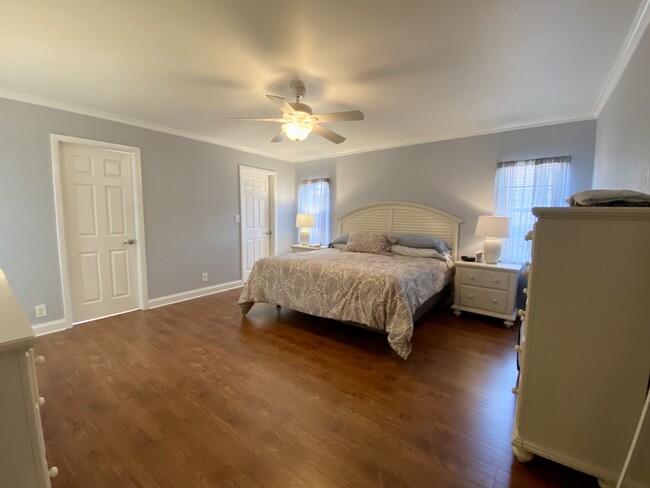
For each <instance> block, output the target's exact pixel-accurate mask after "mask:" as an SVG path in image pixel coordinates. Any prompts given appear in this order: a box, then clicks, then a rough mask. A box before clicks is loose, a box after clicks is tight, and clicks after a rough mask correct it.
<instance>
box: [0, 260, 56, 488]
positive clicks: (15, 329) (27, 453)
mask: <svg viewBox="0 0 650 488" xmlns="http://www.w3.org/2000/svg"><path fill="white" fill-rule="evenodd" d="M34 342H35V339H34V333H33V332H32V327H31V325H30V324H29V322H28V321H27V317H25V314H24V313H23V311H22V309H21V308H20V306H19V305H18V302H17V301H16V298H15V297H14V294H13V292H12V291H11V289H10V288H9V285H8V283H7V280H6V278H5V275H4V273H3V272H2V270H0V488H18V487H20V488H49V487H50V478H51V477H54V476H56V474H57V473H58V470H57V468H56V467H52V468H48V466H47V461H46V460H45V443H44V440H43V430H42V427H41V415H40V408H41V407H42V406H43V404H44V403H45V400H44V399H43V398H42V397H40V396H39V393H38V385H37V383H36V371H35V368H36V367H37V365H38V364H40V363H43V362H44V359H43V358H42V357H40V356H39V357H35V356H34V353H33V349H32V347H33V345H34Z"/></svg>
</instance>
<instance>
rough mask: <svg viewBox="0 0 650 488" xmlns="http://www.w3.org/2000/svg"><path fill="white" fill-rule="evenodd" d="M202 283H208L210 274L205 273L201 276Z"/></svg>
mask: <svg viewBox="0 0 650 488" xmlns="http://www.w3.org/2000/svg"><path fill="white" fill-rule="evenodd" d="M201 281H202V282H203V283H205V282H206V281H208V273H203V274H202V275H201Z"/></svg>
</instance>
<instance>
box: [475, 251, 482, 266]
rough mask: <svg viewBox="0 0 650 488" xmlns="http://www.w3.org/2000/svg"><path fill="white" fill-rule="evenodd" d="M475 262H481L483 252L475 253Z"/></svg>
mask: <svg viewBox="0 0 650 488" xmlns="http://www.w3.org/2000/svg"><path fill="white" fill-rule="evenodd" d="M476 262H477V263H482V262H483V251H479V252H477V253H476Z"/></svg>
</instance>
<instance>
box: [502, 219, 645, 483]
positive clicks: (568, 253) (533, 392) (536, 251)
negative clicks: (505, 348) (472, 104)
mask: <svg viewBox="0 0 650 488" xmlns="http://www.w3.org/2000/svg"><path fill="white" fill-rule="evenodd" d="M533 213H534V214H535V215H536V216H537V218H538V220H537V223H536V224H535V228H534V231H533V232H532V233H530V234H529V236H528V238H532V240H533V250H532V262H531V264H530V267H529V270H528V276H529V282H528V286H527V289H526V294H527V297H528V299H527V303H526V310H525V311H521V313H520V315H521V317H522V326H521V327H522V333H521V344H520V346H517V347H516V350H517V352H518V353H519V354H520V356H519V360H520V366H521V370H520V379H519V385H518V387H517V388H516V389H515V390H514V391H515V393H517V394H518V398H517V407H516V413H515V425H514V430H513V440H512V446H513V452H514V454H515V455H516V456H517V458H518V459H519V460H520V461H527V460H529V459H531V458H532V455H533V454H538V455H540V456H543V457H545V458H548V459H552V460H554V461H557V462H559V463H562V464H565V465H567V466H570V467H573V468H575V469H578V470H580V471H583V472H585V473H589V474H591V475H593V476H596V477H597V478H599V480H600V482H601V486H613V482H614V481H615V480H616V478H617V477H618V473H619V472H620V470H621V468H622V466H623V462H624V460H625V455H626V453H627V450H628V448H629V446H630V442H631V440H632V436H633V433H634V430H635V427H636V423H637V421H638V418H639V415H640V413H641V409H642V406H643V402H644V400H645V395H646V390H647V388H648V381H649V379H650V208H620V207H619V208H596V207H590V208H536V209H533ZM638 456H641V457H640V458H639V459H644V456H645V459H647V460H648V462H647V463H640V464H643V466H642V467H641V468H640V469H638V470H637V471H636V472H635V473H632V479H633V480H634V481H633V482H632V483H631V484H630V485H629V486H639V487H649V486H650V452H640V453H638Z"/></svg>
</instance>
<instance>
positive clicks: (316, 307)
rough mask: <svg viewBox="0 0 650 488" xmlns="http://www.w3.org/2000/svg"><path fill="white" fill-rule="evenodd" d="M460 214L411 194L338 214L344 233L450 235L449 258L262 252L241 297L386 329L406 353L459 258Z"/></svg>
mask: <svg viewBox="0 0 650 488" xmlns="http://www.w3.org/2000/svg"><path fill="white" fill-rule="evenodd" d="M461 222H462V221H461V220H460V219H458V218H457V217H454V216H453V215H450V214H448V213H446V212H443V211H441V210H438V209H435V208H432V207H428V206H425V205H419V204H414V203H405V202H387V203H378V204H372V205H366V206H364V207H360V208H358V209H355V210H353V211H351V212H348V213H346V214H344V215H342V216H341V217H340V218H339V219H338V224H339V225H338V228H339V234H346V233H351V232H372V233H386V234H416V235H427V236H437V237H440V238H442V239H444V240H445V241H447V242H448V243H449V244H450V245H451V247H452V250H451V253H450V256H449V258H450V259H447V260H442V259H432V258H423V257H411V256H399V255H394V254H391V255H380V254H371V253H362V252H345V251H343V250H340V249H322V250H319V251H311V252H305V253H295V254H289V255H284V256H272V257H267V258H263V259H260V260H259V261H257V262H256V263H255V265H254V266H253V270H252V271H251V275H250V277H249V279H248V280H247V282H246V283H245V285H244V289H243V290H242V293H241V296H240V298H239V304H240V306H241V308H242V313H243V315H246V313H248V311H249V310H250V309H251V307H252V306H253V305H254V304H255V303H259V302H262V303H271V304H274V305H279V306H283V307H287V308H291V309H293V310H297V311H300V312H304V313H307V314H311V315H316V316H319V317H325V318H330V319H335V320H339V321H343V322H348V323H352V324H355V325H361V326H364V327H366V328H369V329H372V330H375V331H379V332H383V333H385V334H387V337H388V343H389V344H390V346H391V347H392V348H393V350H395V352H396V353H397V354H398V355H399V356H401V357H402V358H404V359H406V358H407V357H408V355H409V353H410V352H411V337H412V335H413V323H414V322H415V320H417V319H418V318H419V317H420V316H421V315H423V314H424V313H425V312H426V311H427V310H429V309H430V308H431V307H432V306H433V305H434V304H435V302H436V301H437V300H438V299H439V297H440V296H441V294H442V293H443V291H444V289H445V288H446V286H447V284H448V283H449V281H450V279H451V276H452V275H453V271H454V267H453V260H454V259H456V258H457V249H458V229H459V225H460V223H461Z"/></svg>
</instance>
